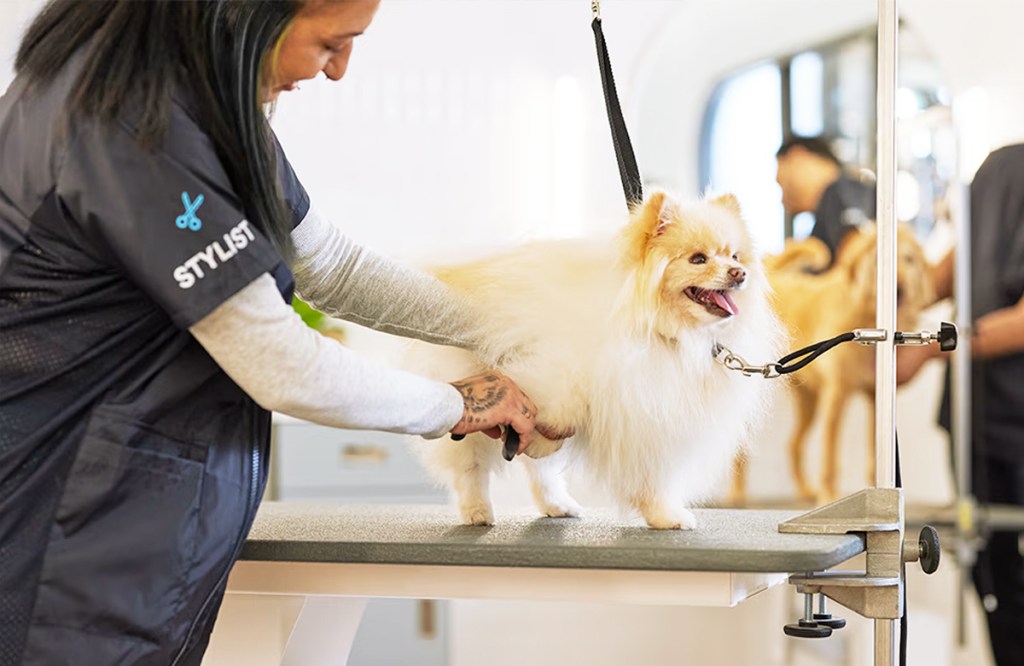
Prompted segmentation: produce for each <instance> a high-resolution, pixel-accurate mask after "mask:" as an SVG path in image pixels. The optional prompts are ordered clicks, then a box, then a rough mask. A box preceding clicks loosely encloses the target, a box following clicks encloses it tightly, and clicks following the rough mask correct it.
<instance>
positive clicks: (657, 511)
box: [631, 484, 697, 530]
mask: <svg viewBox="0 0 1024 666" xmlns="http://www.w3.org/2000/svg"><path fill="white" fill-rule="evenodd" d="M631 502H632V504H633V507H634V508H636V509H637V510H638V511H640V514H641V515H642V516H643V517H644V520H646V521H647V525H648V526H650V527H653V528H654V529H656V530H692V529H694V528H696V527H697V517H696V516H694V515H693V512H692V511H690V510H689V509H685V508H683V507H679V506H675V502H673V501H671V500H670V499H669V498H667V497H664V496H662V495H660V494H659V493H658V492H657V491H656V490H655V489H654V488H653V486H652V485H650V484H649V485H648V487H647V489H646V490H644V491H643V492H642V493H640V494H639V495H635V496H633V497H632V498H631Z"/></svg>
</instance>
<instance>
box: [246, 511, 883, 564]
mask: <svg viewBox="0 0 1024 666" xmlns="http://www.w3.org/2000/svg"><path fill="white" fill-rule="evenodd" d="M694 513H695V514H696V516H697V521H698V528H697V529H695V530H689V531H677V530H671V531H661V530H651V529H648V528H647V527H646V525H644V524H643V522H642V521H640V520H639V519H633V518H629V517H622V516H619V515H618V514H617V513H616V512H614V511H607V510H605V511H602V510H598V509H591V510H584V513H583V516H582V517H580V518H541V517H538V516H537V514H536V512H535V511H531V510H525V509H524V510H517V511H502V510H501V509H500V508H499V509H498V511H497V513H496V523H497V524H496V525H494V526H493V527H472V526H467V525H461V524H459V519H458V515H457V512H456V510H455V509H454V508H453V507H449V506H433V505H352V504H328V503H305V502H303V503H297V502H264V503H263V505H262V506H261V507H260V511H259V514H258V515H257V517H256V523H255V525H254V526H253V529H252V531H251V533H250V534H249V539H248V541H247V543H246V545H245V549H244V550H243V552H242V559H245V560H263V561H288V562H345V563H382V564H426V565H451V566H488V567H490V566H499V567H554V568H581V569H640V570H659V571H736V572H740V571H745V572H784V573H788V572H801V571H822V570H825V569H828V568H830V567H833V566H835V565H837V564H839V563H841V562H844V561H846V560H848V559H850V558H851V557H853V556H855V555H857V554H858V553H861V552H863V551H864V539H863V537H862V536H859V535H853V534H841V535H822V536H818V535H805V534H780V533H779V532H778V524H779V522H781V521H783V520H786V519H788V518H791V517H793V516H795V515H799V513H800V512H799V511H777V510H772V511H762V510H752V509H747V510H741V509H696V510H694Z"/></svg>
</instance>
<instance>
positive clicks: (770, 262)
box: [764, 236, 832, 273]
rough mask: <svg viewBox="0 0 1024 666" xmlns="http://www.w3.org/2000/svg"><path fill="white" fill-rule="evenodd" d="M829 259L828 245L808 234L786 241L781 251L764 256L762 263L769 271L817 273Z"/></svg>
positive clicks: (823, 268) (825, 266)
mask: <svg viewBox="0 0 1024 666" xmlns="http://www.w3.org/2000/svg"><path fill="white" fill-rule="evenodd" d="M831 261H832V252H831V251H829V249H828V245H825V243H824V242H823V241H822V240H820V239H818V238H814V237H813V236H809V237H807V238H805V239H803V240H798V241H795V240H789V241H786V246H785V247H784V248H783V250H782V252H780V253H779V254H773V255H769V256H767V257H765V258H764V265H765V268H767V269H768V270H769V271H787V272H802V273H818V272H821V271H823V270H825V269H826V268H827V267H828V265H829V263H830V262H831Z"/></svg>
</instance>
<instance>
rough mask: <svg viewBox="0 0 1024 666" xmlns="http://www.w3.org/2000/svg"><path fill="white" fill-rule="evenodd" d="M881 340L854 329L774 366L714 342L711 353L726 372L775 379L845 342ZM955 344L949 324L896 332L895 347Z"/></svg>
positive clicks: (950, 348)
mask: <svg viewBox="0 0 1024 666" xmlns="http://www.w3.org/2000/svg"><path fill="white" fill-rule="evenodd" d="M884 341H885V333H884V331H880V330H878V329H875V328H857V329H854V330H852V331H849V332H847V333H843V334H841V335H837V336H835V337H834V338H829V339H828V340H822V341H821V342H816V343H814V344H813V345H807V346H806V347H804V348H803V349H798V350H796V351H795V352H791V353H789V354H786V355H785V356H783V357H782V358H780V359H779V360H778V361H777V362H775V363H766V364H764V365H751V364H749V363H747V362H746V361H745V360H744V359H743V357H742V356H740V355H738V354H735V353H733V352H732V351H731V350H729V349H728V348H726V347H723V346H722V345H721V344H719V343H717V342H716V343H715V346H714V347H713V348H712V350H711V355H712V356H713V357H714V358H715V360H716V361H718V362H719V363H721V364H722V365H724V366H725V367H726V368H728V369H729V370H735V371H737V372H742V373H743V374H745V375H747V376H748V377H749V376H752V375H761V376H762V377H764V378H765V379H775V378H776V377H781V376H782V375H788V374H789V373H791V372H796V371H797V370H801V369H803V368H805V367H807V365H809V364H810V363H811V361H813V360H814V359H816V358H818V357H819V356H821V355H822V354H824V353H825V352H827V351H829V350H830V349H832V348H833V347H837V346H838V345H841V344H842V343H844V342H858V343H860V344H866V345H867V344H874V343H877V342H884ZM956 341H957V330H956V326H954V325H953V324H950V323H949V322H942V324H941V326H940V327H939V332H938V333H932V332H931V331H915V332H904V331H896V344H898V345H927V344H930V343H932V342H938V343H939V347H940V348H941V349H942V351H944V352H949V351H953V350H954V349H956Z"/></svg>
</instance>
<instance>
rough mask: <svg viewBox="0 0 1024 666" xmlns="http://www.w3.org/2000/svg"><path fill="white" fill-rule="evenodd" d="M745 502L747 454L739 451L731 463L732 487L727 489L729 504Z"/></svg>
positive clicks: (737, 504) (742, 503)
mask: <svg viewBox="0 0 1024 666" xmlns="http://www.w3.org/2000/svg"><path fill="white" fill-rule="evenodd" d="M746 503H747V454H746V453H745V452H740V453H738V454H736V458H735V459H734V460H733V464H732V487H731V488H730V489H729V504H730V505H731V506H743V505H744V504H746Z"/></svg>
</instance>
